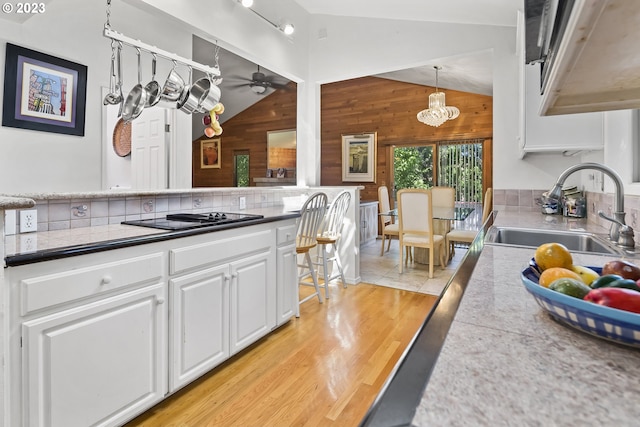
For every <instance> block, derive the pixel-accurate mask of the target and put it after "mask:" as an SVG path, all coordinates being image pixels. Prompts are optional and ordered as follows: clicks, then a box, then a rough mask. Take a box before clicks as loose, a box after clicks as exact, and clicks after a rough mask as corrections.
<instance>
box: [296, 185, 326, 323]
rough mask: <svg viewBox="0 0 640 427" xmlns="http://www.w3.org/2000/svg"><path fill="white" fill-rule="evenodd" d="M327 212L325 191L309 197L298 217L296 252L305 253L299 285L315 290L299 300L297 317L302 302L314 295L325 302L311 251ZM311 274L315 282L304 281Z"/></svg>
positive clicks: (315, 244) (299, 267)
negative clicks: (311, 287)
mask: <svg viewBox="0 0 640 427" xmlns="http://www.w3.org/2000/svg"><path fill="white" fill-rule="evenodd" d="M326 212H327V195H326V194H325V193H321V192H319V193H314V194H313V195H311V197H309V198H308V199H307V201H306V202H304V204H303V205H302V208H301V209H300V218H299V219H298V230H297V233H296V254H298V255H304V262H302V263H298V285H305V286H313V287H314V288H315V292H314V293H312V294H311V295H308V296H306V297H304V298H303V299H301V300H299V302H298V307H297V308H296V317H300V304H302V303H303V302H305V301H308V300H310V299H311V298H313V297H314V296H317V297H318V301H319V302H320V303H322V302H323V299H322V294H321V293H320V287H319V285H318V275H317V273H316V270H315V265H314V263H313V261H312V259H311V255H310V254H309V251H310V250H311V249H313V248H315V247H316V246H317V244H318V243H317V240H316V239H317V237H318V228H319V227H320V222H321V221H322V218H324V215H325V213H326ZM309 276H311V279H312V280H313V283H309V282H306V281H304V279H306V278H307V277H309Z"/></svg>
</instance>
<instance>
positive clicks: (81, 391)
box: [22, 284, 167, 427]
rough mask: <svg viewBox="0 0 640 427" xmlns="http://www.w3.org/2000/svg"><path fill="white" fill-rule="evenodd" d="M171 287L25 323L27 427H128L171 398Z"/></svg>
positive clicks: (153, 288)
mask: <svg viewBox="0 0 640 427" xmlns="http://www.w3.org/2000/svg"><path fill="white" fill-rule="evenodd" d="M164 301H165V294H164V285H163V284H157V285H153V286H149V287H145V288H143V289H139V290H136V291H133V292H129V293H126V294H122V295H119V296H116V297H112V298H107V299H104V300H101V301H99V302H95V303H91V304H87V305H84V306H81V307H76V308H73V309H68V310H65V311H62V312H59V313H56V314H52V315H48V316H45V317H42V318H38V319H34V320H31V321H28V322H25V323H23V326H22V334H23V378H24V383H23V385H24V396H25V399H26V400H27V401H26V402H25V404H24V407H25V408H27V409H26V410H25V414H24V416H25V420H24V423H23V424H24V425H28V426H52V427H56V426H60V427H73V426H78V427H86V426H89V425H101V426H110V425H121V424H122V423H123V422H124V421H126V420H127V419H130V418H132V417H133V416H134V415H137V414H138V413H140V412H142V411H143V410H144V409H147V408H149V407H151V406H152V405H153V404H154V403H156V402H158V401H160V400H162V398H163V397H164V395H165V393H166V392H167V375H166V372H167V354H166V348H167V347H166V334H167V323H166V319H167V308H166V304H164Z"/></svg>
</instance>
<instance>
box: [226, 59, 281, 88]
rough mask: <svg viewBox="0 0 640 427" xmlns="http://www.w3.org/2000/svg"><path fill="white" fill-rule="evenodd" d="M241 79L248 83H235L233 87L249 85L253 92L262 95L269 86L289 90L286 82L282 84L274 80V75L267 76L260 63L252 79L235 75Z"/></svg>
mask: <svg viewBox="0 0 640 427" xmlns="http://www.w3.org/2000/svg"><path fill="white" fill-rule="evenodd" d="M235 78H238V79H241V80H244V81H246V83H242V84H238V85H234V86H232V87H244V86H248V87H249V88H250V89H251V91H252V92H254V93H256V94H258V95H261V94H263V93H265V92H266V91H267V89H268V88H273V89H284V90H288V89H289V88H288V86H287V85H286V84H280V83H276V82H274V81H273V76H267V75H266V74H264V73H263V72H261V71H260V66H259V65H258V71H256V72H255V73H253V74H252V75H251V79H247V78H246V77H237V76H236V77H235Z"/></svg>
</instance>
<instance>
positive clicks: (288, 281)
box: [276, 220, 298, 326]
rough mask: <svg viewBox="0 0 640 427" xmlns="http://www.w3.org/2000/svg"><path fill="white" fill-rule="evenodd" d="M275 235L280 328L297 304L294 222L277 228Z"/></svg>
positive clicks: (278, 320)
mask: <svg viewBox="0 0 640 427" xmlns="http://www.w3.org/2000/svg"><path fill="white" fill-rule="evenodd" d="M276 233H277V245H278V247H277V248H276V286H277V287H276V294H277V300H276V307H277V309H276V313H277V318H276V324H277V326H280V325H282V324H284V323H286V322H287V321H288V320H289V319H291V317H293V315H294V314H295V313H296V306H297V304H298V270H297V268H298V266H297V254H296V244H295V238H296V222H295V221H293V220H292V221H290V224H288V225H283V226H280V227H278V228H277V230H276Z"/></svg>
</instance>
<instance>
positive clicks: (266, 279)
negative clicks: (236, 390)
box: [230, 251, 276, 354]
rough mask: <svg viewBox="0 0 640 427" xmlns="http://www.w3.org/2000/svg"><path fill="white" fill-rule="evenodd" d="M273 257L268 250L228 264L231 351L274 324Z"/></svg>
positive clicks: (248, 342)
mask: <svg viewBox="0 0 640 427" xmlns="http://www.w3.org/2000/svg"><path fill="white" fill-rule="evenodd" d="M274 257H275V255H274V253H273V252H271V251H269V252H263V253H260V254H257V255H253V256H250V257H247V258H244V259H242V260H239V261H236V262H234V263H232V264H231V288H230V289H231V292H230V296H231V308H230V316H231V320H230V326H231V337H230V338H231V354H235V353H237V352H238V351H240V350H242V349H243V348H245V347H246V346H248V345H250V344H252V343H253V342H255V341H256V340H257V339H259V338H260V337H262V336H264V335H266V334H267V333H269V332H270V331H271V329H273V328H275V326H276V286H275V285H276V280H275V272H274V271H273V266H275V259H274Z"/></svg>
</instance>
